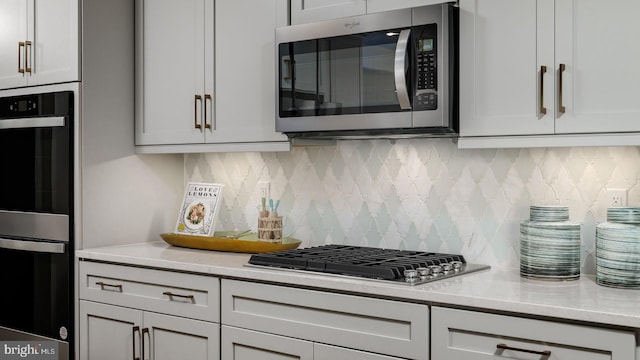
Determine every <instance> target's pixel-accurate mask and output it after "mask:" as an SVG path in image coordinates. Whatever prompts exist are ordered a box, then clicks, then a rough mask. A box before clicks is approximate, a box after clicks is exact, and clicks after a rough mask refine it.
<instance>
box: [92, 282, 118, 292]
mask: <svg viewBox="0 0 640 360" xmlns="http://www.w3.org/2000/svg"><path fill="white" fill-rule="evenodd" d="M96 285H98V286H100V290H104V288H105V287H112V288H116V289H118V291H120V292H122V285H119V284H108V283H106V282H102V281H98V282H97V283H96Z"/></svg>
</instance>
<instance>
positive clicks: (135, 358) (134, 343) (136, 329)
mask: <svg viewBox="0 0 640 360" xmlns="http://www.w3.org/2000/svg"><path fill="white" fill-rule="evenodd" d="M136 333H138V344H139V343H140V341H141V340H142V339H141V337H140V327H139V326H134V327H133V360H140V358H139V357H137V356H136Z"/></svg>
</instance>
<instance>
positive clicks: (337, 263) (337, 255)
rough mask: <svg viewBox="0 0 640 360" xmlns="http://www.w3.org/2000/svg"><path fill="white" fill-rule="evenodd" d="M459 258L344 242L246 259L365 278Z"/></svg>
mask: <svg viewBox="0 0 640 360" xmlns="http://www.w3.org/2000/svg"><path fill="white" fill-rule="evenodd" d="M452 261H460V262H462V263H463V264H465V263H466V261H465V259H464V257H463V256H462V255H452V254H441V253H430V252H420V251H409V250H392V249H380V248H371V247H362V246H348V245H324V246H317V247H311V248H305V249H294V250H285V251H280V252H274V253H264V254H254V255H252V256H251V258H250V260H249V263H250V264H253V265H263V266H272V267H279V268H287V269H297V270H308V271H317V272H324V273H330V274H340V275H353V276H361V277H367V278H375V279H384V280H398V279H404V270H412V269H413V270H415V269H417V268H420V267H428V266H430V265H440V264H443V263H450V262H452Z"/></svg>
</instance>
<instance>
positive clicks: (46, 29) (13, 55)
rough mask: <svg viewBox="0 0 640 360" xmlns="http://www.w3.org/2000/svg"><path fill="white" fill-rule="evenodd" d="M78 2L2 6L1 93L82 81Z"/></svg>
mask: <svg viewBox="0 0 640 360" xmlns="http://www.w3.org/2000/svg"><path fill="white" fill-rule="evenodd" d="M78 12H79V5H78V0H26V1H25V0H3V1H2V2H0V34H2V36H0V89H7V88H15V87H22V86H33V85H44V84H53V83H59V82H68V81H77V80H79V79H80V70H79V65H78V64H79V61H80V52H79V38H80V36H79V33H78V24H79V22H80V20H79V16H78V14H79V13H78Z"/></svg>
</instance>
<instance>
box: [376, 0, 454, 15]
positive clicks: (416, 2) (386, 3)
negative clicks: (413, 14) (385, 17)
mask: <svg viewBox="0 0 640 360" xmlns="http://www.w3.org/2000/svg"><path fill="white" fill-rule="evenodd" d="M442 3H443V1H442V0H367V14H371V13H375V12H381V11H389V10H396V9H407V8H413V7H418V6H425V5H432V4H442Z"/></svg>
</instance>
